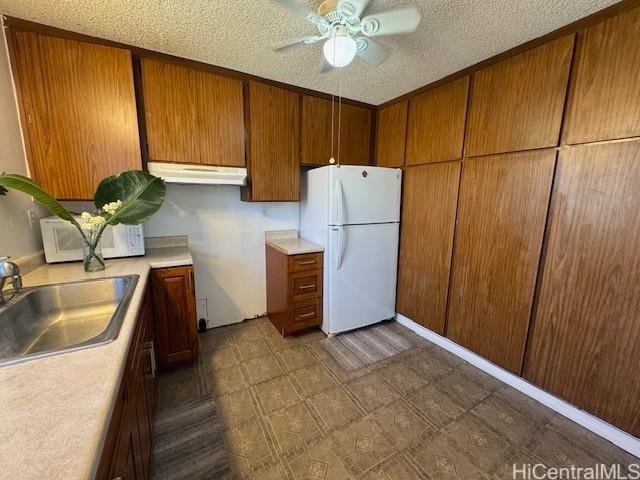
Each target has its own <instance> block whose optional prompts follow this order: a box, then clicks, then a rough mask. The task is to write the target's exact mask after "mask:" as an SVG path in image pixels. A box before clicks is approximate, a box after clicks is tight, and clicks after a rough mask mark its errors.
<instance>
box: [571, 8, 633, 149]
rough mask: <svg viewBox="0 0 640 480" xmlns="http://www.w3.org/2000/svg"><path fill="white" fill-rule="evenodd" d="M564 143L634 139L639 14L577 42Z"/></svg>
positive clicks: (613, 21) (601, 25) (583, 35)
mask: <svg viewBox="0 0 640 480" xmlns="http://www.w3.org/2000/svg"><path fill="white" fill-rule="evenodd" d="M572 76H573V81H572V88H571V95H570V97H569V103H568V111H567V119H566V121H565V131H564V139H565V142H566V143H585V142H595V141H598V140H608V139H616V138H625V137H632V136H638V135H640V101H639V100H638V99H640V8H636V9H635V10H631V11H630V12H627V13H624V14H621V15H618V16H616V17H613V18H611V19H610V20H607V21H606V22H603V23H599V24H597V25H594V26H592V27H589V28H587V29H586V30H585V31H584V32H583V33H581V34H580V35H579V37H578V43H577V47H576V61H575V67H574V69H573V73H572Z"/></svg>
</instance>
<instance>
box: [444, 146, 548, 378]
mask: <svg viewBox="0 0 640 480" xmlns="http://www.w3.org/2000/svg"><path fill="white" fill-rule="evenodd" d="M555 156H556V153H555V151H554V150H543V151H536V152H523V153H515V154H506V155H497V156H491V157H483V158H474V159H469V160H465V161H464V165H463V168H462V180H461V183H460V199H459V203H458V219H457V223H456V232H455V235H456V240H455V242H456V243H455V250H454V253H453V267H452V274H451V293H450V297H449V314H448V318H447V329H446V333H447V337H449V338H450V339H451V340H453V341H454V342H457V343H459V344H461V345H463V346H465V347H467V348H469V349H470V350H472V351H474V352H476V353H478V354H480V355H482V356H483V357H485V358H488V359H489V360H491V361H492V362H494V363H496V364H498V365H500V366H502V367H504V368H506V369H508V370H510V371H512V372H514V373H518V374H519V373H520V370H521V366H522V360H523V355H524V348H525V342H526V338H527V332H528V327H529V318H530V313H531V307H532V302H533V294H534V290H535V284H536V278H537V272H538V265H539V261H540V251H541V247H542V238H543V233H544V228H545V222H546V216H547V209H548V205H549V195H550V192H551V183H552V179H553V171H554V165H555Z"/></svg>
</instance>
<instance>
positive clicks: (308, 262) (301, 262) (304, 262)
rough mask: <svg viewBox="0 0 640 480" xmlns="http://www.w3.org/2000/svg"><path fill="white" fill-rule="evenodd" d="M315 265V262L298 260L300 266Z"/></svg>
mask: <svg viewBox="0 0 640 480" xmlns="http://www.w3.org/2000/svg"><path fill="white" fill-rule="evenodd" d="M314 263H316V261H315V260H298V261H297V264H298V265H313V264H314Z"/></svg>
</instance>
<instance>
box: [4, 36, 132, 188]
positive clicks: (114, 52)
mask: <svg viewBox="0 0 640 480" xmlns="http://www.w3.org/2000/svg"><path fill="white" fill-rule="evenodd" d="M14 47H15V57H16V67H17V72H18V78H17V80H18V84H19V92H20V95H19V96H20V98H21V99H22V102H21V104H22V110H23V113H24V115H23V117H24V119H25V120H24V124H23V126H24V132H25V142H26V145H27V152H28V157H29V164H30V168H31V173H32V175H33V178H34V179H35V180H36V181H37V182H38V183H39V184H40V186H42V187H43V188H44V189H45V190H47V191H48V192H49V193H50V194H51V195H53V196H54V197H56V198H58V199H62V200H89V199H93V194H94V192H95V189H96V187H97V186H98V183H100V181H101V180H102V179H103V178H104V177H107V176H109V175H114V174H116V173H120V172H122V171H125V170H136V169H137V170H140V169H141V168H142V163H141V156H140V140H139V136H138V120H137V113H136V100H135V95H134V88H133V68H132V63H131V54H130V52H129V51H127V50H121V49H119V48H111V47H105V46H102V45H95V44H89V43H83V42H78V41H75V40H66V39H62V38H55V37H49V36H46V35H40V34H37V33H33V32H26V31H17V32H16V33H15V37H14Z"/></svg>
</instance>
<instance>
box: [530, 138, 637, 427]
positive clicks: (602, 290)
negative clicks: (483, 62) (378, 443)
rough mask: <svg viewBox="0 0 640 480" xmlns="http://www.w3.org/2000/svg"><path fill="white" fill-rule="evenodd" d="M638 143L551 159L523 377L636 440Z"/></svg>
mask: <svg viewBox="0 0 640 480" xmlns="http://www.w3.org/2000/svg"><path fill="white" fill-rule="evenodd" d="M639 159H640V140H634V141H629V142H618V143H610V144H600V145H584V146H580V147H573V148H567V149H565V150H563V151H561V152H560V156H559V161H558V169H557V174H556V182H555V186H554V193H553V201H552V204H551V215H550V226H549V233H548V241H547V243H548V245H547V248H546V250H547V251H546V256H545V261H544V265H543V273H542V282H541V287H540V295H539V302H538V307H537V312H536V316H535V319H534V321H533V322H534V323H533V327H532V332H531V334H530V340H529V346H528V349H527V360H526V364H525V369H524V375H525V377H526V378H527V379H529V380H530V381H532V382H533V383H535V384H537V385H540V386H542V387H543V388H544V389H546V390H549V391H551V392H553V393H555V394H557V395H559V396H560V397H562V398H565V399H567V400H568V401H569V402H571V403H573V404H575V405H577V406H579V407H581V408H584V409H585V410H587V411H589V412H591V413H593V414H595V415H597V416H599V417H601V418H603V419H605V420H607V421H608V422H611V423H613V424H614V425H617V426H618V427H620V428H622V429H623V430H626V431H627V432H629V433H631V434H632V435H635V436H640V376H639V375H638V372H640V355H638V346H639V345H640V322H639V321H638V312H640V249H639V248H638V238H640V215H638V205H640V161H638V160H639Z"/></svg>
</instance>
